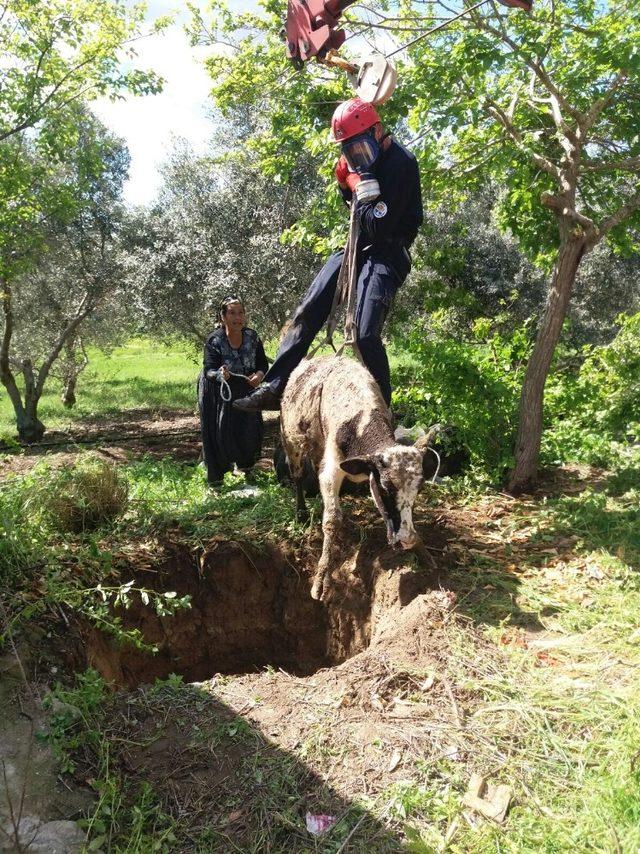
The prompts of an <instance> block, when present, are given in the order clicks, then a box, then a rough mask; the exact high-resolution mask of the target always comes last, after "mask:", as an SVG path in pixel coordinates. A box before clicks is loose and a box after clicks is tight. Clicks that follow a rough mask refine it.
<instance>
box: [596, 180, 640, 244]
mask: <svg viewBox="0 0 640 854" xmlns="http://www.w3.org/2000/svg"><path fill="white" fill-rule="evenodd" d="M639 209H640V190H638V192H637V193H635V194H634V195H633V196H631V198H630V199H627V201H626V202H625V203H624V204H623V205H620V207H619V208H618V210H617V211H614V213H612V214H611V216H608V217H607V218H606V219H604V220H603V221H602V224H601V225H600V228H599V229H598V240H601V239H602V238H603V237H605V236H606V235H607V234H608V233H609V232H610V231H611V229H612V228H615V227H616V226H617V225H620V223H621V222H623V221H624V220H625V219H627V217H630V216H631V214H634V213H635V212H636V211H637V210H639Z"/></svg>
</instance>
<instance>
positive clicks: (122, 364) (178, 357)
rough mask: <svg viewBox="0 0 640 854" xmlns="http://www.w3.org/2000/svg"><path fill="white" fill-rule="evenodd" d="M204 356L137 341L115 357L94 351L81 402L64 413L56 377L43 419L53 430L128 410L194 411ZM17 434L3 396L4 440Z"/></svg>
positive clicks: (182, 346)
mask: <svg viewBox="0 0 640 854" xmlns="http://www.w3.org/2000/svg"><path fill="white" fill-rule="evenodd" d="M200 364H201V354H200V353H199V352H198V353H196V352H195V350H194V349H193V348H192V347H190V345H188V344H187V343H184V342H176V344H175V345H173V346H168V345H164V344H162V343H159V342H157V341H154V340H152V339H150V338H135V339H132V340H131V341H129V342H128V343H127V344H126V345H125V346H123V347H116V348H115V349H114V350H112V351H111V352H110V353H102V352H100V351H99V350H93V349H90V350H89V365H88V367H87V368H86V370H85V371H84V372H83V373H82V374H81V375H80V379H79V380H78V387H77V391H76V396H77V403H76V405H75V407H74V408H73V409H65V408H64V406H63V405H62V403H61V401H60V391H61V383H60V381H59V380H57V379H55V378H52V379H51V380H50V381H49V382H48V383H47V386H46V388H45V392H44V394H43V396H42V399H41V401H40V406H39V409H38V414H39V417H40V420H41V421H42V422H43V423H44V424H45V426H46V427H47V428H49V429H65V428H68V427H70V426H72V425H73V424H77V423H78V422H80V421H83V420H86V419H95V418H100V417H103V416H104V417H108V416H113V415H119V414H120V413H122V412H125V411H126V410H129V409H148V410H151V411H153V410H157V409H179V410H195V409H196V407H197V395H196V378H197V376H198V372H199V370H200ZM14 433H15V420H14V415H13V409H12V406H11V402H10V401H9V398H8V396H7V394H6V392H5V390H4V388H3V389H2V391H1V392H0V436H2V435H9V436H11V435H13V434H14Z"/></svg>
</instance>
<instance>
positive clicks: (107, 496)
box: [46, 455, 128, 533]
mask: <svg viewBox="0 0 640 854" xmlns="http://www.w3.org/2000/svg"><path fill="white" fill-rule="evenodd" d="M46 491H47V492H48V493H49V494H50V496H51V498H50V505H49V513H50V516H51V519H52V522H53V524H54V525H55V526H56V527H57V528H58V529H59V530H61V531H69V532H73V533H79V532H81V531H86V530H90V529H92V528H97V527H98V526H99V525H102V524H103V523H105V522H110V521H112V520H113V519H115V518H116V517H117V516H119V515H121V514H122V513H124V511H125V510H126V508H127V498H128V490H127V481H126V479H125V478H124V477H123V476H122V475H121V474H120V472H119V471H118V469H117V468H116V466H115V465H113V463H110V462H108V461H107V460H104V459H102V458H101V457H97V456H94V455H87V456H85V457H82V458H81V459H80V460H79V461H78V462H77V463H75V465H73V466H69V467H65V468H63V469H60V470H59V471H58V472H56V473H55V475H54V477H53V479H52V481H51V483H50V484H49V485H48V486H47V489H46Z"/></svg>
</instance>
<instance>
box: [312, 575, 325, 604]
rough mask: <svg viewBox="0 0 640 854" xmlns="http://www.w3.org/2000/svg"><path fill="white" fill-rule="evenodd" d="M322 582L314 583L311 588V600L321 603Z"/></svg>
mask: <svg viewBox="0 0 640 854" xmlns="http://www.w3.org/2000/svg"><path fill="white" fill-rule="evenodd" d="M322 592H323V588H322V581H321V580H320V581H314V582H313V586H312V588H311V598H312V599H316V600H317V601H318V602H321V601H322Z"/></svg>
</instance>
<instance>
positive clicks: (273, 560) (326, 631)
mask: <svg viewBox="0 0 640 854" xmlns="http://www.w3.org/2000/svg"><path fill="white" fill-rule="evenodd" d="M345 552H346V555H348V554H349V553H351V554H352V558H351V559H347V560H346V561H345V562H344V563H343V564H342V565H341V566H340V567H339V568H337V569H336V570H335V572H334V575H333V585H332V590H331V593H330V595H329V597H328V601H326V602H324V603H319V602H316V601H314V600H313V599H312V598H311V595H310V589H311V583H312V577H313V573H314V571H315V565H316V558H315V557H314V555H312V554H307V555H302V556H301V555H300V554H296V553H295V552H293V551H290V552H287V551H285V550H282V549H279V548H276V547H275V546H269V547H266V548H265V549H263V550H261V551H257V550H256V549H252V548H250V547H249V546H247V545H246V544H244V543H238V542H234V541H228V540H220V541H212V542H210V543H209V544H208V545H207V547H206V548H205V549H204V550H202V551H199V552H193V551H190V550H189V549H188V548H187V547H185V546H182V547H180V546H174V547H173V551H172V553H171V554H169V555H165V557H164V558H163V560H162V561H160V562H159V563H158V564H157V565H156V566H152V567H145V568H143V569H140V568H138V569H136V568H135V567H132V568H131V569H130V571H129V573H127V572H126V570H125V571H122V573H121V581H122V582H126V581H128V580H133V582H134V586H135V587H145V588H147V589H149V590H154V591H158V592H166V591H174V592H175V593H176V594H177V596H179V597H182V596H185V595H188V596H190V597H191V607H189V608H187V609H180V610H178V611H177V612H176V613H175V614H174V615H172V616H166V617H160V616H158V615H157V614H156V612H155V609H154V607H153V604H150V605H144V604H143V603H142V601H141V599H140V598H139V596H138V595H137V594H136V595H135V596H134V600H133V604H132V606H131V607H129V608H128V609H127V610H126V611H123V612H122V613H121V615H120V616H121V619H122V624H123V627H124V628H125V629H127V630H137V631H138V632H139V633H140V635H141V637H142V638H143V640H144V642H145V643H146V644H150V645H153V646H155V647H156V648H157V652H156V653H155V654H153V653H148V652H145V651H142V650H139V649H136V648H135V647H133V646H132V645H130V644H119V643H117V642H116V640H115V639H114V638H112V637H111V636H109V635H107V634H104V633H103V632H101V631H99V630H97V629H95V628H94V627H90V626H84V627H82V630H81V642H80V645H79V656H78V658H79V660H78V661H77V662H76V663H77V664H78V665H80V666H83V665H84V666H86V665H89V666H91V667H94V668H96V669H97V670H98V671H99V672H100V673H101V674H102V676H103V677H104V678H105V679H106V680H107V681H108V682H109V683H111V684H112V685H113V686H114V687H116V688H123V687H126V688H135V687H137V686H138V685H140V684H143V683H150V682H153V681H154V680H155V679H156V678H166V677H167V676H168V675H169V674H171V673H176V674H179V675H181V676H182V677H183V678H184V680H185V681H187V682H201V681H203V680H206V679H209V678H210V677H212V676H213V675H214V674H217V673H223V674H241V673H252V672H256V671H259V670H261V669H264V668H265V667H267V666H271V667H273V668H276V669H278V668H282V669H283V670H285V671H287V672H289V673H292V674H295V675H298V676H308V675H310V674H312V673H314V672H316V671H317V670H319V669H320V668H325V667H330V666H334V665H337V664H340V663H341V662H344V661H345V660H347V659H348V658H351V657H352V656H354V655H356V654H358V653H360V652H362V651H363V650H365V649H367V647H368V646H369V644H370V642H371V640H372V637H375V635H376V633H378V634H379V633H380V632H384V631H385V628H386V627H388V624H389V623H390V624H393V622H394V620H395V616H394V615H397V613H398V612H399V610H400V609H401V608H403V607H404V606H406V605H407V604H408V603H409V602H411V601H412V600H413V599H414V598H415V597H416V596H418V595H419V594H421V593H424V592H425V591H427V590H428V589H430V586H431V584H432V582H433V573H432V571H429V570H428V569H427V567H425V566H421V565H420V560H419V558H418V557H416V556H415V555H413V556H411V557H409V558H407V555H406V554H404V555H402V554H400V555H398V554H397V553H394V552H391V551H390V550H389V549H386V548H385V546H384V543H383V542H378V541H377V538H376V541H375V542H371V543H365V544H363V545H360V544H355V543H354V544H350V543H345ZM346 555H345V556H346Z"/></svg>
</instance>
